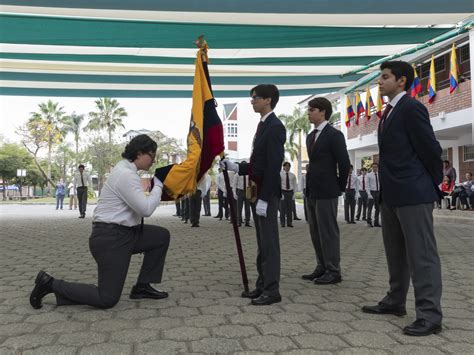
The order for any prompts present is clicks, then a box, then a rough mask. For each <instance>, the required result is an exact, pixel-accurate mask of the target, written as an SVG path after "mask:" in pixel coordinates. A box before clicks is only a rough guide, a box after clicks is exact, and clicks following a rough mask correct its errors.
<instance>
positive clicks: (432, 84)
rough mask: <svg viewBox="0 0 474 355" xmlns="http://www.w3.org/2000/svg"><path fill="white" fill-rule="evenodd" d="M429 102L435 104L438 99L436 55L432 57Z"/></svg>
mask: <svg viewBox="0 0 474 355" xmlns="http://www.w3.org/2000/svg"><path fill="white" fill-rule="evenodd" d="M427 88H428V97H429V99H428V102H429V103H430V104H432V103H433V101H434V99H435V97H436V75H435V64H434V55H433V56H432V57H431V65H430V76H429V77H428V87H427Z"/></svg>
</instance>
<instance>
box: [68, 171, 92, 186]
mask: <svg viewBox="0 0 474 355" xmlns="http://www.w3.org/2000/svg"><path fill="white" fill-rule="evenodd" d="M82 180H84V185H83V184H82ZM73 182H74V186H75V187H76V188H78V187H83V186H84V187H90V186H92V177H91V176H90V174H89V173H88V172H86V171H85V170H84V171H83V172H82V179H81V172H80V171H77V172H76V173H75V174H74V180H73Z"/></svg>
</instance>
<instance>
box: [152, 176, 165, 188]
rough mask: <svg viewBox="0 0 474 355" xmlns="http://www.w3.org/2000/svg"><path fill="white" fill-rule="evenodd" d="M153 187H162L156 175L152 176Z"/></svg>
mask: <svg viewBox="0 0 474 355" xmlns="http://www.w3.org/2000/svg"><path fill="white" fill-rule="evenodd" d="M155 187H159V188H160V189H163V183H162V182H161V180H160V179H158V178H157V177H156V176H153V188H155Z"/></svg>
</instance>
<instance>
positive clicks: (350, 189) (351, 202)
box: [344, 165, 359, 224]
mask: <svg viewBox="0 0 474 355" xmlns="http://www.w3.org/2000/svg"><path fill="white" fill-rule="evenodd" d="M358 198H359V179H358V178H357V175H356V174H355V172H354V167H353V166H352V165H351V166H350V169H349V175H348V176H347V185H346V191H345V193H344V218H345V220H346V222H347V223H348V224H356V222H355V221H354V216H355V206H356V201H357V199H358Z"/></svg>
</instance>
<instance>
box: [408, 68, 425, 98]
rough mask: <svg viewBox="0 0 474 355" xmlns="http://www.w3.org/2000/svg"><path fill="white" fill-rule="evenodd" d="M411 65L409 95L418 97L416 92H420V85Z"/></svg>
mask: <svg viewBox="0 0 474 355" xmlns="http://www.w3.org/2000/svg"><path fill="white" fill-rule="evenodd" d="M412 66H413V74H414V77H413V83H412V84H411V89H410V95H411V97H418V94H419V93H420V92H421V90H422V87H421V82H420V78H419V77H418V74H417V73H416V69H415V65H412Z"/></svg>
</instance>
